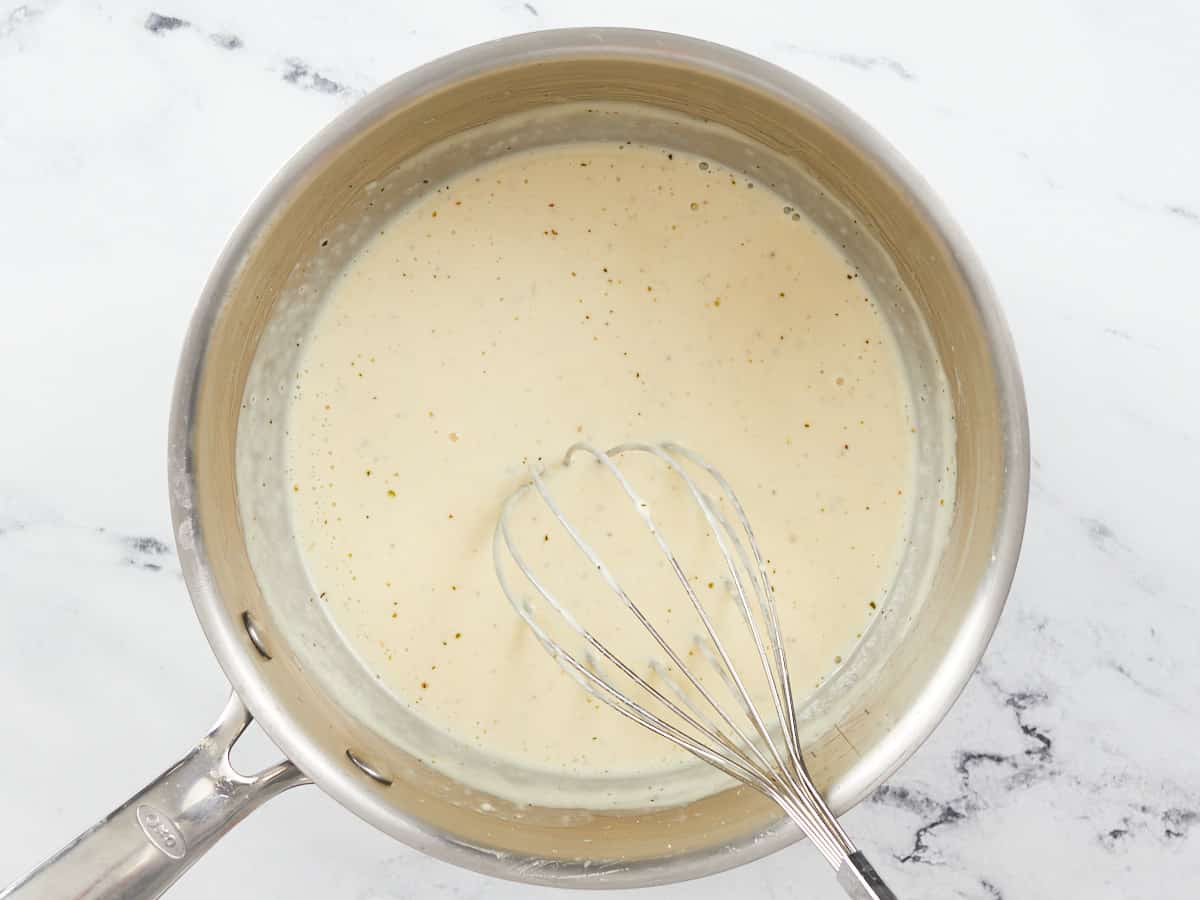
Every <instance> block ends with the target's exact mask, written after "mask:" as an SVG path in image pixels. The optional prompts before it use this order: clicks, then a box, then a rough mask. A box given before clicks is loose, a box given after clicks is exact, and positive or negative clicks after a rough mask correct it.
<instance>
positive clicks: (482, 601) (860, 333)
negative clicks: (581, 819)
mask: <svg viewBox="0 0 1200 900" xmlns="http://www.w3.org/2000/svg"><path fill="white" fill-rule="evenodd" d="M908 397H909V391H908V386H907V384H906V383H905V377H904V373H903V371H902V369H901V365H900V362H899V359H898V357H897V354H896V351H895V349H894V347H893V345H892V339H891V336H890V334H889V332H888V328H887V326H886V324H885V323H884V321H883V319H882V318H881V315H880V313H879V310H878V309H877V306H876V303H875V301H874V299H873V298H872V296H871V295H870V293H869V292H868V291H867V289H866V287H865V285H864V284H863V281H862V280H861V279H860V278H859V277H858V274H857V273H856V272H855V270H854V269H853V267H852V266H851V265H850V264H849V263H848V262H847V260H846V258H845V257H844V256H843V254H842V253H841V252H840V250H839V249H838V248H837V247H836V246H835V245H834V244H833V243H832V242H830V241H829V240H828V239H827V237H826V236H824V235H823V234H822V233H820V232H819V231H818V230H817V229H816V227H815V226H814V225H813V224H812V223H811V222H810V221H809V220H808V219H807V218H805V217H804V216H802V215H800V214H799V213H796V212H795V211H793V210H792V209H791V208H790V207H787V204H786V201H785V200H784V199H783V198H781V197H779V196H778V195H776V194H774V193H773V192H772V191H770V190H769V189H768V188H767V187H765V186H764V185H761V184H757V183H754V182H753V180H752V179H751V180H748V179H747V178H746V177H745V176H743V174H741V173H740V172H736V171H730V170H727V169H725V168H723V167H722V166H720V165H718V164H716V163H710V162H707V161H704V160H701V159H699V158H696V157H693V156H690V155H688V154H685V153H680V152H677V151H668V150H664V149H661V148H657V147H649V146H639V145H636V144H624V145H622V144H614V143H581V144H567V145H559V146H555V147H549V148H543V149H539V150H532V151H526V152H523V153H519V154H514V155H511V156H507V157H504V158H501V159H499V160H496V161H493V162H490V163H487V164H485V165H484V166H482V167H481V168H479V169H476V170H473V171H470V172H467V173H464V174H463V175H461V176H459V177H458V178H456V179H455V180H453V181H451V182H450V183H447V184H442V185H431V186H430V192H429V193H428V194H427V195H425V196H424V197H423V198H422V199H420V200H419V201H417V202H415V203H414V204H412V205H411V206H409V207H408V208H407V209H405V210H404V211H402V212H401V213H400V214H399V215H398V216H396V217H395V218H394V219H393V220H391V221H390V222H389V223H387V225H386V227H384V228H383V230H382V232H381V233H380V234H379V235H378V236H376V237H375V238H373V239H372V240H371V241H370V242H369V243H368V244H367V245H366V246H364V247H363V248H362V249H361V251H360V252H359V253H358V254H357V255H356V256H355V257H354V258H353V259H352V260H351V262H350V263H349V265H348V266H347V267H346V269H345V270H344V272H343V273H342V274H341V275H340V277H339V278H338V279H336V281H335V282H334V284H333V286H332V288H331V289H330V292H329V295H328V297H327V299H326V300H325V306H324V308H323V309H322V311H321V314H320V317H319V320H318V322H317V324H316V325H315V327H314V328H313V330H312V332H311V334H310V335H309V337H308V339H307V343H306V348H305V352H304V357H303V359H302V363H301V371H300V373H299V378H298V381H297V391H296V399H295V400H294V401H293V402H292V406H291V408H290V411H289V434H290V438H289V442H290V443H289V460H288V466H289V483H290V485H291V489H292V490H291V494H290V498H291V515H292V520H293V527H294V529H295V532H296V535H297V537H298V540H299V543H300V547H301V550H302V553H303V555H304V557H305V560H306V564H307V566H308V568H309V572H310V575H311V578H312V580H313V583H314V585H315V587H316V589H317V591H319V592H320V595H321V597H322V598H323V600H324V602H325V603H326V604H327V608H328V611H329V613H330V615H331V616H332V618H333V620H334V621H335V622H336V623H337V625H338V627H339V628H340V630H341V631H342V633H343V634H344V636H345V637H346V639H347V640H348V641H349V642H350V644H351V645H352V646H353V647H354V649H355V650H356V652H357V653H358V654H359V656H360V657H361V659H362V661H363V663H364V665H365V666H366V668H367V669H368V670H369V671H370V672H371V673H372V674H373V675H375V676H376V677H377V678H379V680H380V681H381V682H382V684H384V685H385V686H386V687H387V688H388V689H389V690H390V691H391V692H392V693H393V694H394V695H395V696H396V698H397V699H398V701H399V702H401V703H403V704H404V705H405V706H407V707H408V708H410V709H412V710H414V711H415V712H416V713H418V714H419V715H420V716H422V717H423V718H424V719H426V720H427V721H428V722H430V723H432V724H433V725H435V726H436V727H437V728H438V729H440V730H442V731H444V732H445V733H447V734H449V735H451V736H453V737H454V738H456V739H457V740H458V741H460V742H462V743H463V744H464V745H468V746H474V747H477V748H479V749H481V750H483V751H485V752H486V753H487V754H489V755H490V756H492V757H494V758H496V759H497V760H500V761H504V762H507V763H510V764H512V765H516V766H519V767H521V768H522V769H527V770H531V771H535V772H545V773H548V774H551V775H552V774H554V773H563V774H571V775H573V776H595V777H597V778H620V777H630V776H644V775H647V774H649V775H651V776H655V775H661V776H662V777H663V778H664V779H665V778H667V777H668V776H670V775H671V773H676V772H680V771H683V770H684V769H687V768H689V767H692V766H694V761H693V760H692V759H691V757H689V756H687V755H686V754H684V753H683V752H682V751H679V750H677V749H675V748H674V747H672V746H670V745H669V744H667V743H666V742H665V741H663V739H661V738H660V737H658V736H657V735H654V734H652V733H650V732H648V731H644V730H643V729H641V728H640V727H638V726H637V725H635V724H633V723H631V722H629V721H627V720H626V719H624V718H622V717H621V716H620V715H618V714H617V713H615V712H613V711H612V710H610V709H607V708H605V707H603V706H601V705H599V704H597V703H596V702H595V701H593V700H591V699H590V698H588V697H587V695H586V694H585V693H584V692H583V691H582V690H581V689H580V688H579V686H578V685H577V684H576V683H575V682H574V681H573V680H572V679H571V678H569V677H567V676H566V675H564V674H563V673H561V672H560V670H559V668H558V666H557V664H556V663H555V662H554V661H553V660H552V659H551V658H550V657H549V656H547V654H546V653H545V652H544V650H543V649H542V648H541V647H540V646H539V645H538V643H537V642H536V640H535V639H534V637H533V636H532V635H531V634H530V633H529V632H528V630H527V628H526V626H525V625H524V624H523V623H522V622H521V621H520V619H519V618H518V617H517V616H516V615H515V614H514V613H513V610H512V608H511V607H510V606H509V604H508V602H507V601H506V600H505V598H504V596H503V594H502V593H501V591H500V590H499V588H498V586H497V584H496V576H495V572H494V570H493V562H492V534H493V530H494V528H495V524H496V519H497V516H498V514H499V511H500V508H501V505H502V503H503V501H504V499H505V498H506V497H507V496H508V495H509V494H511V493H512V491H513V490H514V489H515V488H516V487H517V486H518V485H519V484H520V483H521V482H522V480H523V478H524V477H525V472H526V470H527V465H528V463H530V462H534V461H537V460H539V459H542V460H544V461H545V462H546V463H552V462H555V461H557V460H559V459H560V458H561V456H562V453H563V451H564V450H565V449H566V447H567V446H568V445H570V444H571V443H573V442H575V441H577V440H591V441H594V442H596V443H597V444H600V445H601V446H609V445H611V444H615V443H618V442H621V441H625V440H657V439H671V440H676V441H679V442H680V443H682V444H684V445H686V446H688V447H690V448H692V449H694V450H697V451H699V452H700V453H702V454H703V455H704V456H705V457H707V458H708V459H709V460H711V461H712V462H713V463H714V464H716V465H717V466H718V467H719V468H720V469H721V470H722V472H723V473H724V474H725V476H726V477H727V478H728V479H729V481H730V482H731V483H732V484H733V486H734V488H735V489H736V490H737V492H738V495H739V497H740V499H741V501H742V503H743V504H744V506H745V508H746V510H747V512H748V514H749V518H750V521H751V522H752V524H753V526H754V530H755V534H756V535H757V537H758V540H759V543H760V544H761V546H762V548H763V552H764V555H765V556H766V557H768V558H769V559H770V567H771V571H772V580H773V583H774V585H775V588H776V599H777V604H778V606H779V609H780V616H781V619H782V621H783V626H784V631H785V633H786V639H787V643H788V650H789V657H790V663H791V669H792V675H793V683H794V685H795V687H796V691H797V695H798V697H797V699H798V700H800V701H802V700H803V697H804V695H805V693H806V692H807V691H809V690H811V689H812V688H813V687H815V686H816V685H818V684H819V683H820V682H821V681H822V680H823V679H824V678H826V677H828V676H829V674H830V672H831V671H832V670H833V669H835V668H836V667H837V665H838V664H839V663H840V662H841V661H842V660H843V659H844V658H845V657H847V656H848V655H849V653H850V651H851V650H852V649H853V647H854V645H855V643H856V640H857V639H858V638H859V637H860V636H861V634H862V633H863V631H864V630H865V629H866V628H867V627H868V625H869V624H870V621H871V619H872V617H873V615H874V614H875V610H876V607H877V604H878V603H879V602H880V601H881V600H882V598H883V597H884V596H885V595H886V593H887V590H888V587H889V585H890V583H891V579H892V577H893V575H894V572H895V568H896V563H897V560H898V558H899V552H900V550H901V547H902V543H903V541H904V539H905V535H906V523H907V517H908V513H909V507H908V496H909V494H910V489H911V487H912V485H913V482H914V477H915V476H914V459H913V457H914V445H913V440H912V422H911V420H910V414H909V410H908V408H907V405H906V404H907V401H908ZM588 489H589V488H586V487H585V488H584V490H588ZM665 514H666V515H671V513H669V512H666V513H665ZM540 527H541V526H540V525H538V526H537V528H539V529H540ZM530 534H531V536H532V538H533V540H534V541H535V542H536V541H540V540H541V538H542V537H543V535H542V534H541V533H540V531H539V532H537V533H533V532H531V533H530ZM546 535H547V540H546V543H547V544H549V537H548V535H549V531H547V532H546ZM630 539H631V540H636V541H640V542H645V541H647V540H648V538H647V537H646V535H644V534H637V533H635V532H631V537H630ZM556 540H557V537H556ZM555 547H559V545H558V544H555ZM559 549H562V548H561V547H559ZM563 571H566V570H563ZM634 575H635V576H636V572H635V573H634ZM695 577H699V578H704V577H705V576H704V575H702V574H701V575H698V576H695ZM564 584H565V586H566V590H569V588H570V581H569V579H568V580H567V581H565V582H564ZM673 599H677V600H678V601H679V604H683V603H684V602H686V597H685V595H684V594H683V592H682V591H680V592H679V593H678V596H677V597H675V598H673ZM668 605H669V604H668ZM607 609H608V610H609V612H605V611H604V609H603V608H602V609H599V610H598V611H597V610H595V609H594V610H592V614H593V615H598V616H600V617H601V619H603V617H604V616H606V615H607V616H613V617H618V616H627V615H628V614H627V613H626V612H625V611H624V610H623V609H621V608H619V607H618V606H617V605H616V604H612V605H611V606H609V607H607ZM730 609H732V607H730ZM589 624H591V623H589ZM601 624H603V623H601ZM614 627H617V626H614ZM681 627H682V626H681ZM616 633H618V634H619V633H620V628H619V627H617V632H616Z"/></svg>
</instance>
